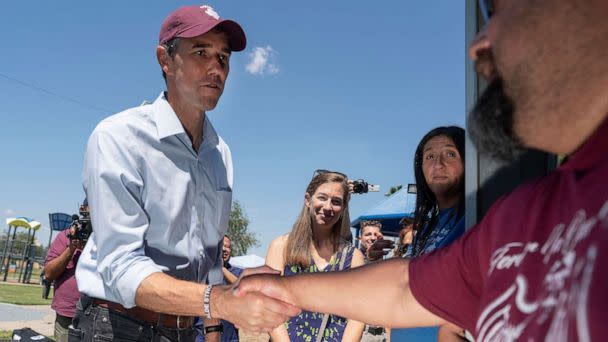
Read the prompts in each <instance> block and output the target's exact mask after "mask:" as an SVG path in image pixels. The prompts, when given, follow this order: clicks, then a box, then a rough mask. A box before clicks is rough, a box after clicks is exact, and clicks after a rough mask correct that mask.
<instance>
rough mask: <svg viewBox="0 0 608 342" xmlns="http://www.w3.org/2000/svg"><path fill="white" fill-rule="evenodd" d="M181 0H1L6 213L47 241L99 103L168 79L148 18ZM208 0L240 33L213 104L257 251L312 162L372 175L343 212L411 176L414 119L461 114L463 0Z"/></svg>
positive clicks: (109, 105) (284, 216)
mask: <svg viewBox="0 0 608 342" xmlns="http://www.w3.org/2000/svg"><path fill="white" fill-rule="evenodd" d="M183 4H198V3H193V2H181V1H179V2H178V1H162V2H161V1H143V0H138V1H135V0H131V1H98V2H88V1H87V2H82V1H61V2H42V1H35V2H32V1H18V2H17V1H12V2H7V3H5V4H3V9H2V11H1V13H0V32H4V37H5V38H4V40H3V44H2V45H3V47H2V56H1V57H0V61H1V62H2V63H0V103H2V106H3V111H2V114H1V116H0V125H1V127H2V134H1V135H0V156H1V160H2V167H0V189H1V190H0V193H1V195H0V214H1V215H2V216H3V217H4V218H6V217H14V216H27V217H31V218H33V219H36V220H38V221H41V222H42V224H43V228H42V230H41V232H40V233H38V236H39V237H40V240H41V241H43V242H44V243H45V244H46V241H47V240H48V234H49V233H48V232H49V228H48V226H49V225H48V213H49V212H67V213H74V212H76V211H77V205H78V203H79V202H80V201H81V200H82V198H83V191H82V186H81V171H82V161H83V153H84V148H85V144H86V141H87V138H88V135H89V134H90V132H91V131H92V130H93V128H94V127H95V125H96V124H97V123H98V122H99V121H100V120H101V119H103V118H104V117H106V116H109V115H111V114H113V113H115V112H118V111H121V110H123V109H126V108H129V107H133V106H137V105H139V104H140V103H141V102H142V101H144V100H149V101H152V100H154V99H155V98H156V97H157V96H158V94H159V93H160V92H161V90H163V87H164V82H163V80H162V77H161V74H160V71H159V67H158V64H157V62H156V58H155V47H156V44H157V41H158V31H159V27H160V24H161V22H162V21H163V19H164V18H165V16H166V15H167V14H168V13H169V12H170V11H171V10H173V9H175V8H177V7H179V6H181V5H183ZM209 4H210V5H211V6H213V7H214V8H215V9H216V10H217V11H218V12H219V14H220V15H221V16H223V17H227V18H233V19H236V20H237V21H238V22H239V23H240V24H241V25H242V26H243V28H244V29H245V31H246V33H247V38H248V46H247V49H246V50H245V51H244V52H242V53H236V54H234V55H233V57H232V58H231V71H230V75H229V78H228V84H227V87H226V90H225V92H224V95H223V97H222V99H221V100H220V104H219V105H218V107H217V108H216V109H215V110H214V111H212V112H210V113H208V115H209V118H210V119H211V120H212V122H213V124H214V125H215V127H216V129H217V130H218V132H219V133H220V135H222V136H223V138H224V140H226V142H227V143H228V144H229V145H230V148H231V150H232V155H233V162H234V169H235V182H234V197H235V198H236V199H237V200H239V201H240V202H241V203H242V204H243V206H244V207H245V209H246V212H247V214H248V216H249V218H250V220H251V224H250V229H251V230H253V231H254V232H256V234H257V235H258V238H259V239H260V241H261V245H260V247H257V248H254V249H253V250H252V251H251V252H253V253H256V254H258V255H261V256H263V255H265V253H266V249H267V247H268V244H269V242H270V241H271V240H272V239H273V238H274V237H276V236H278V235H280V234H284V233H286V232H288V231H289V230H290V229H291V225H292V224H293V221H294V220H295V218H296V216H297V214H298V212H299V210H300V208H301V206H302V202H303V196H304V189H305V187H306V185H307V183H308V181H309V180H310V177H311V176H312V173H313V171H314V170H315V169H319V168H323V169H333V170H339V171H342V172H345V173H347V174H348V175H349V176H350V177H351V178H364V179H366V180H368V181H369V182H370V183H374V184H379V185H380V186H381V192H380V193H370V194H365V195H360V196H355V197H354V198H353V199H352V200H351V204H350V205H351V218H353V219H354V218H356V217H357V216H358V215H359V214H360V213H362V212H363V211H365V210H366V209H367V208H369V207H371V206H373V205H375V204H376V203H377V202H378V201H381V200H382V199H383V198H384V196H383V194H384V192H385V191H387V190H388V188H389V187H390V186H392V185H395V184H406V183H408V182H413V171H412V157H413V153H414V150H415V148H416V145H417V143H418V141H419V139H420V138H421V137H422V135H424V133H426V132H427V131H428V130H430V129H431V128H433V127H436V126H439V125H446V124H457V125H460V126H463V125H464V117H465V114H464V113H465V111H466V110H465V104H464V92H465V90H464V62H465V45H464V2H463V1H453V0H439V1H432V2H429V1H383V2H369V1H366V2H364V1H307V2H296V1H284V0H283V1H275V0H267V1H258V2H252V1H230V2H227V1H215V2H209ZM254 60H255V61H257V62H255V63H253V61H254ZM252 63H253V64H252ZM248 66H249V67H248ZM3 221H4V220H3ZM3 224H4V223H3ZM2 229H3V230H4V229H6V227H5V226H4V227H3V228H2Z"/></svg>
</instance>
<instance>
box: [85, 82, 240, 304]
mask: <svg viewBox="0 0 608 342" xmlns="http://www.w3.org/2000/svg"><path fill="white" fill-rule="evenodd" d="M83 186H84V189H85V192H86V196H87V199H88V201H89V206H90V210H91V222H92V225H93V234H92V235H91V237H90V238H89V241H88V243H87V245H86V247H85V249H84V251H83V253H82V255H81V257H80V260H79V262H78V267H77V270H76V280H77V282H78V289H79V290H80V292H82V293H84V294H86V295H88V296H90V297H94V298H100V299H106V300H109V301H112V302H116V303H120V304H122V305H123V306H125V307H127V308H130V307H133V306H135V293H136V291H137V288H138V287H139V285H140V283H141V282H142V281H143V280H144V279H145V278H146V277H148V276H149V275H150V274H152V273H154V272H164V273H166V274H168V275H171V276H173V277H175V278H178V279H183V280H191V281H196V282H199V283H202V282H205V281H207V279H208V276H209V273H210V272H211V273H213V274H214V276H212V277H211V278H209V280H208V281H209V282H210V283H213V284H214V283H219V282H221V279H222V277H221V266H222V242H223V236H224V234H225V232H226V230H227V228H228V217H229V214H230V206H231V203H232V158H231V155H230V150H229V148H228V146H227V145H226V143H224V141H223V140H222V138H221V137H219V136H218V135H217V133H216V132H215V129H214V128H213V126H212V125H211V123H210V122H209V118H208V117H205V123H204V127H203V142H202V144H201V146H200V148H199V152H198V153H197V152H196V151H195V150H194V149H193V148H192V143H191V141H190V138H189V137H188V135H187V134H186V132H185V130H184V128H183V126H182V124H181V122H180V121H179V119H178V117H177V115H176V114H175V112H174V111H173V109H172V108H171V106H170V105H169V103H168V102H167V100H166V98H165V95H164V93H161V94H160V96H159V97H158V98H157V99H156V101H154V103H152V104H148V105H143V106H140V107H136V108H131V109H128V110H126V111H124V112H121V113H118V114H116V115H113V116H111V117H109V118H106V119H105V120H103V121H102V122H101V123H99V125H98V126H97V127H96V128H95V130H94V131H93V133H92V134H91V137H90V138H89V142H88V145H87V150H86V155H85V161H84V170H83Z"/></svg>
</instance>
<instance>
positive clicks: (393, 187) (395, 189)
mask: <svg viewBox="0 0 608 342" xmlns="http://www.w3.org/2000/svg"><path fill="white" fill-rule="evenodd" d="M402 188H403V185H401V184H398V185H395V186H391V188H390V189H389V190H388V192H387V193H385V194H384V196H386V197H390V196H392V195H393V194H394V193H395V192H397V191H399V190H401V189H402Z"/></svg>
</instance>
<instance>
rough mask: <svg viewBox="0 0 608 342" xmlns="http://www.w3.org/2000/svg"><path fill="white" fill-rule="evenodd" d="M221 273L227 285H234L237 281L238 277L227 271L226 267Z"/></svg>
mask: <svg viewBox="0 0 608 342" xmlns="http://www.w3.org/2000/svg"><path fill="white" fill-rule="evenodd" d="M222 273H223V274H224V280H226V282H227V283H228V284H234V283H235V282H236V281H237V279H238V277H237V276H235V275H234V274H232V273H231V272H230V271H228V269H227V268H226V267H222Z"/></svg>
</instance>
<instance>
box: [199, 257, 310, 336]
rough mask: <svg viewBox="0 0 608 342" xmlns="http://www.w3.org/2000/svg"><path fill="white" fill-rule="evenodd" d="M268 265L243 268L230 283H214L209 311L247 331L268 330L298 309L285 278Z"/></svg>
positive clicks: (296, 313)
mask: <svg viewBox="0 0 608 342" xmlns="http://www.w3.org/2000/svg"><path fill="white" fill-rule="evenodd" d="M280 273H281V272H279V271H276V270H274V269H272V268H270V267H268V266H262V267H258V268H253V269H247V270H245V271H244V272H243V273H242V274H241V276H240V277H239V279H238V280H237V281H236V282H235V283H234V284H232V285H225V286H218V287H213V290H212V291H211V297H210V301H209V303H210V313H211V317H213V318H221V319H223V320H227V321H230V322H232V323H233V324H234V325H235V326H236V327H237V328H238V329H242V330H244V331H247V332H253V333H261V332H270V331H272V330H274V329H275V328H276V327H277V326H279V325H281V324H282V323H284V322H285V321H287V320H288V319H289V318H291V317H293V316H296V315H298V314H299V313H300V311H301V310H300V308H299V307H297V306H296V304H295V303H294V301H295V298H294V296H293V295H292V294H291V293H290V291H289V289H288V287H287V284H286V282H285V281H284V280H285V278H284V277H282V276H281V275H280Z"/></svg>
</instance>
